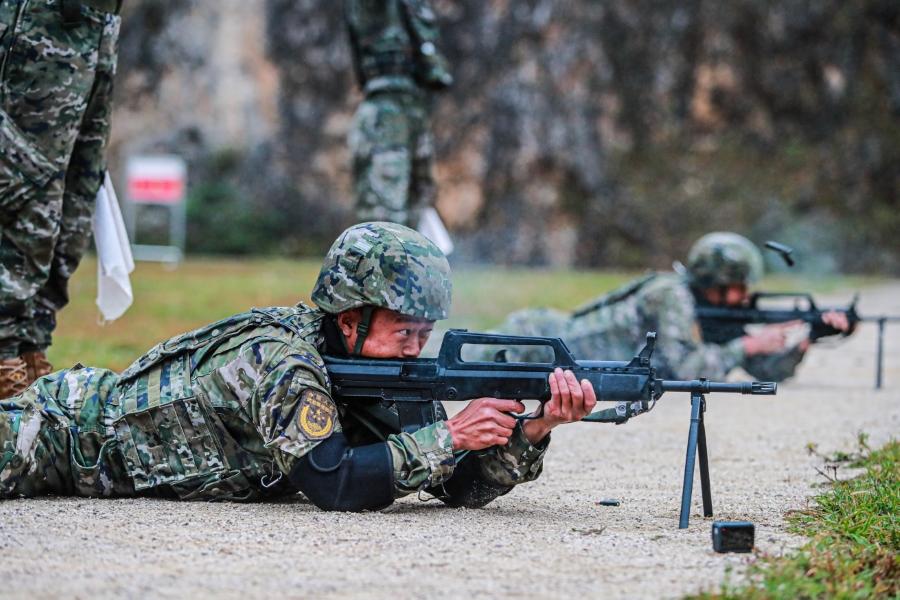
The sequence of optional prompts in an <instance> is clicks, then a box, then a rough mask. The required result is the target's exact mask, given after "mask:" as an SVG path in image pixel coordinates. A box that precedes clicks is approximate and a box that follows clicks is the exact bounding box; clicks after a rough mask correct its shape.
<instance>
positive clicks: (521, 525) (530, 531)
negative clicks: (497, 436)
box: [0, 282, 900, 599]
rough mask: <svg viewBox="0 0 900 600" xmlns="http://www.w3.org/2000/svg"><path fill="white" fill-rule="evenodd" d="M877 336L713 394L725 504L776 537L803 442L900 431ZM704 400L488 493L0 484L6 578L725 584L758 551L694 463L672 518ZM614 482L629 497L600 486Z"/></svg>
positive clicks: (595, 437)
mask: <svg viewBox="0 0 900 600" xmlns="http://www.w3.org/2000/svg"><path fill="white" fill-rule="evenodd" d="M849 297H850V294H849V293H848V294H845V295H838V296H835V297H833V298H830V300H832V301H835V302H837V301H842V300H846V299H847V298H849ZM861 310H862V311H864V312H865V311H867V312H869V313H874V312H890V313H894V314H900V282H896V283H894V284H892V285H888V286H883V287H880V288H877V289H873V290H867V291H866V293H865V295H864V303H863V304H862V306H861ZM888 331H889V339H888V340H887V344H886V360H885V366H886V371H885V381H886V384H887V385H888V386H890V385H891V384H893V385H894V386H900V327H898V326H896V325H895V326H893V327H890V328H889V330H888ZM874 349H875V327H874V326H873V325H866V326H863V327H862V328H861V330H860V331H859V332H858V333H857V334H856V335H855V336H854V337H852V338H850V339H848V340H846V341H843V342H841V343H840V344H838V345H835V346H834V347H831V348H827V349H826V348H816V349H814V350H813V352H812V353H811V354H810V355H809V356H808V357H807V361H808V362H807V364H805V365H804V367H803V368H802V370H801V373H800V375H799V376H798V377H797V378H796V379H795V380H794V381H792V382H790V383H789V384H786V385H783V386H782V387H781V389H780V392H779V395H778V396H777V397H774V398H768V397H758V398H754V397H739V396H724V395H719V396H712V397H710V398H709V399H708V404H709V409H708V412H707V414H706V423H707V436H708V442H709V452H710V470H711V480H712V496H713V507H714V509H715V518H717V519H746V520H750V521H752V522H754V523H755V524H756V530H757V534H756V541H757V546H758V548H759V549H760V550H762V551H764V552H768V553H781V552H783V551H785V549H788V548H791V547H793V546H795V545H797V544H798V543H799V542H800V539H799V538H797V537H795V536H792V535H789V534H787V533H786V532H785V528H784V519H783V514H784V513H785V511H789V510H792V509H797V508H803V507H805V506H806V505H807V502H808V498H809V497H810V496H811V495H812V494H814V493H816V491H817V490H816V488H815V487H814V486H815V485H816V484H817V483H818V482H821V481H823V478H822V477H821V476H820V475H817V474H816V472H815V467H816V466H817V465H819V464H820V461H819V460H818V459H816V458H814V457H810V456H809V455H808V454H807V452H806V450H805V446H806V444H807V443H808V442H816V443H818V444H819V448H820V451H822V452H824V453H830V452H833V451H835V450H838V449H843V450H852V449H853V448H854V447H855V439H856V433H857V432H858V431H865V432H868V433H869V434H870V435H871V442H872V444H873V445H879V444H882V443H883V442H885V441H886V440H887V439H889V438H890V437H891V436H895V437H896V436H897V433H898V431H900V427H898V424H900V393H898V391H897V389H890V388H889V387H888V388H886V389H884V390H882V391H880V392H875V391H873V389H872V384H873V372H874ZM820 378H821V380H822V381H821V382H820V381H818V379H820ZM689 412H690V402H689V399H688V398H687V397H685V396H684V395H680V394H679V395H675V394H671V395H669V396H666V397H664V398H663V399H662V400H661V401H660V403H659V405H658V406H657V407H656V409H655V410H654V411H653V412H652V413H650V414H648V415H644V416H642V417H639V418H638V419H635V420H634V421H632V422H631V423H629V424H627V425H624V426H619V427H614V426H602V425H589V424H578V425H575V426H571V427H566V428H562V429H560V430H559V431H558V432H556V433H554V440H553V446H552V450H551V451H550V452H549V454H548V456H547V459H546V465H545V471H544V474H543V475H542V476H541V478H540V479H539V480H538V481H537V482H535V483H533V484H531V485H525V486H521V487H520V488H518V489H516V490H514V491H513V492H512V493H510V494H509V495H508V496H506V497H504V498H500V499H498V500H497V501H495V502H494V503H493V504H491V505H489V506H488V507H487V508H485V509H481V510H463V509H460V510H454V509H447V508H444V507H443V506H442V505H441V504H440V503H438V502H435V501H432V502H427V503H423V502H420V501H418V500H416V499H414V498H408V499H404V500H402V501H400V502H398V503H397V504H396V505H395V506H394V507H393V509H392V510H390V511H389V512H383V513H368V514H328V513H323V512H320V511H318V510H317V509H315V508H314V507H313V506H312V505H310V504H307V503H305V502H302V501H296V502H289V503H282V504H255V505H240V504H201V503H177V502H168V501H159V500H144V499H137V500H107V501H104V500H84V499H37V500H11V501H3V502H0V556H2V560H0V580H2V581H3V582H4V584H3V586H2V592H0V597H21V598H26V597H27V598H33V597H54V596H65V597H79V598H96V597H138V596H145V595H151V596H153V597H195V596H200V597H210V596H217V597H219V598H247V597H264V596H266V597H273V596H285V597H298V598H299V597H303V598H343V597H361V598H382V597H392V598H393V597H397V598H406V597H409V598H412V597H428V596H433V597H449V598H463V597H464V598H469V599H476V598H498V597H501V598H504V597H516V598H545V597H554V598H557V597H565V596H572V597H582V596H587V597H603V598H659V597H678V596H680V595H683V594H685V593H690V592H696V591H699V590H701V589H711V588H715V587H716V586H717V585H718V584H719V582H721V581H722V578H723V576H724V573H725V571H726V570H727V569H729V568H732V569H733V568H738V569H740V568H741V567H742V565H745V564H746V561H747V560H748V559H747V555H717V554H715V553H713V552H712V550H711V544H710V522H711V521H712V519H704V518H703V517H702V516H700V513H701V509H700V490H699V477H697V480H696V482H695V494H694V505H693V511H692V516H691V526H690V528H689V529H687V530H678V529H677V525H678V511H679V501H680V500H679V499H680V492H681V478H682V474H683V464H684V452H685V442H686V439H687V427H688V419H689ZM841 473H842V476H848V475H849V472H846V471H842V472H841ZM606 497H614V498H618V499H620V500H621V502H622V503H621V505H620V506H618V507H603V506H598V505H597V504H596V502H597V500H599V499H601V498H606Z"/></svg>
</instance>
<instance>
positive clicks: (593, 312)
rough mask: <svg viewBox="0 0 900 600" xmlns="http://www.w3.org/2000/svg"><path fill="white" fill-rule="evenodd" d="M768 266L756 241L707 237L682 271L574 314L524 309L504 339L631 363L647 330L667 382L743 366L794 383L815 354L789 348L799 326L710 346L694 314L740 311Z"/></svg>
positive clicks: (522, 356)
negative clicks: (533, 340) (708, 309)
mask: <svg viewBox="0 0 900 600" xmlns="http://www.w3.org/2000/svg"><path fill="white" fill-rule="evenodd" d="M762 272H763V259H762V255H761V254H760V252H759V249H758V248H757V247H756V245H755V244H753V242H751V241H750V240H748V239H747V238H745V237H743V236H741V235H738V234H736V233H731V232H714V233H709V234H707V235H705V236H703V237H701V238H700V239H699V240H697V241H696V242H695V243H694V245H693V246H692V247H691V249H690V251H689V253H688V258H687V264H686V265H685V266H683V267H681V268H680V269H679V270H678V272H672V273H651V274H649V275H646V276H644V277H641V278H639V279H637V280H634V281H632V282H630V283H627V284H625V285H624V286H622V287H620V288H619V289H616V290H614V291H612V292H610V293H608V294H606V295H604V296H601V297H599V298H597V299H595V300H593V301H591V302H589V303H587V304H585V305H584V306H583V307H581V308H579V309H577V310H575V311H574V312H573V313H571V314H567V313H564V312H562V311H558V310H552V309H526V310H521V311H517V312H515V313H512V314H510V315H509V316H508V317H507V319H506V320H505V321H504V323H503V324H502V325H500V327H498V328H497V331H498V332H502V333H509V334H516V335H537V336H558V337H561V338H563V340H565V342H566V345H567V346H568V347H569V348H570V349H571V350H572V352H573V353H574V354H575V355H576V356H577V357H578V358H580V359H594V358H603V359H608V360H627V359H628V358H629V357H631V356H634V353H635V351H636V350H637V349H638V348H639V347H640V345H641V344H642V342H643V335H644V332H645V331H657V333H658V340H657V349H656V353H655V354H654V355H653V362H654V366H656V367H657V369H658V372H659V376H660V377H663V378H666V379H695V378H698V377H700V376H703V377H709V378H711V379H721V378H724V377H725V375H726V374H727V373H728V372H729V371H731V370H732V369H734V368H737V367H741V368H743V369H744V370H745V371H747V372H748V373H749V374H750V375H752V376H753V377H754V378H757V379H763V380H771V381H783V380H784V379H787V378H788V377H791V376H792V375H793V374H794V372H795V371H796V368H797V366H798V365H799V364H800V361H801V360H802V359H803V357H804V356H805V354H806V351H807V350H808V349H809V340H808V339H806V338H804V339H801V340H800V341H799V342H797V343H794V344H791V343H790V340H791V337H792V336H791V335H790V334H791V329H792V328H795V327H800V324H799V323H797V322H788V323H779V324H772V325H767V326H764V327H761V328H760V329H759V330H758V331H756V332H753V333H748V334H746V335H742V336H740V337H736V338H734V339H731V340H729V341H727V342H725V343H711V342H709V341H705V340H704V338H703V331H702V329H701V327H700V324H699V322H698V320H697V317H696V314H695V310H696V307H697V306H700V305H713V306H732V307H736V306H742V305H743V304H744V303H746V301H747V299H748V298H749V286H750V285H751V284H753V283H754V282H756V281H757V280H759V278H760V277H761V276H762ZM822 318H823V321H825V323H827V324H828V325H830V326H832V327H834V328H835V329H838V330H840V331H843V332H847V333H849V332H850V331H851V325H850V323H849V322H848V320H847V315H846V314H845V313H842V312H839V311H830V312H826V313H824V314H823V317H822ZM507 352H508V353H513V354H512V355H510V358H514V359H515V360H533V361H540V360H542V355H541V352H542V350H541V349H540V348H537V349H534V350H529V351H524V353H523V351H522V350H521V349H519V348H515V349H509V350H507Z"/></svg>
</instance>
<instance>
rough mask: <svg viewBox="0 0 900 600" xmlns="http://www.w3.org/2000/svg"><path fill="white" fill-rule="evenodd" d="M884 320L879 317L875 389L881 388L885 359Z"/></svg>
mask: <svg viewBox="0 0 900 600" xmlns="http://www.w3.org/2000/svg"><path fill="white" fill-rule="evenodd" d="M884 322H885V319H884V318H881V319H878V345H877V346H876V347H875V389H876V390H880V389H881V364H882V362H883V360H884Z"/></svg>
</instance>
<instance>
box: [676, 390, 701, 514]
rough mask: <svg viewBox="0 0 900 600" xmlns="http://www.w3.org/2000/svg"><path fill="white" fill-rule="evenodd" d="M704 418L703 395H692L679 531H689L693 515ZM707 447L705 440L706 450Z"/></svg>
mask: <svg viewBox="0 0 900 600" xmlns="http://www.w3.org/2000/svg"><path fill="white" fill-rule="evenodd" d="M702 418H703V394H700V393H698V392H694V393H692V394H691V427H690V429H689V430H688V443H687V456H685V459H684V485H683V486H682V487H681V516H680V517H679V519H678V529H687V526H688V519H689V518H690V514H691V494H692V493H693V491H694V461H695V460H696V458H697V438H698V437H699V434H700V424H701V422H702V421H701V419H702ZM705 447H706V443H705V439H704V449H705Z"/></svg>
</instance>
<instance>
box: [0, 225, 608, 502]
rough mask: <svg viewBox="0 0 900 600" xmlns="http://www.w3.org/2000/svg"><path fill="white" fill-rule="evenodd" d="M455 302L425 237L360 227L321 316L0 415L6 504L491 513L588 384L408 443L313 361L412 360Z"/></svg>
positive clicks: (385, 416) (330, 274)
mask: <svg viewBox="0 0 900 600" xmlns="http://www.w3.org/2000/svg"><path fill="white" fill-rule="evenodd" d="M450 293H451V285H450V267H449V265H448V263H447V260H446V258H445V257H444V255H443V254H442V253H441V251H440V250H439V249H438V248H437V247H436V246H435V245H434V244H433V243H431V242H430V241H428V240H427V239H425V238H424V237H423V236H422V235H420V234H418V233H417V232H415V231H413V230H411V229H408V228H406V227H403V226H401V225H397V224H393V223H363V224H359V225H355V226H353V227H351V228H349V229H348V230H346V231H345V232H344V233H343V234H341V236H340V237H339V238H338V239H337V241H335V243H334V245H333V246H332V248H331V250H330V251H329V252H328V254H327V256H326V258H325V261H324V264H323V266H322V270H321V272H320V274H319V277H318V280H317V281H316V284H315V287H314V289H313V292H312V300H313V302H314V303H315V304H316V308H313V307H309V306H306V305H304V304H302V303H301V304H298V305H297V306H293V307H276V308H266V309H253V310H252V311H250V312H246V313H243V314H239V315H235V316H232V317H229V318H226V319H224V320H222V321H219V322H216V323H213V324H211V325H208V326H206V327H202V328H200V329H197V330H195V331H191V332H188V333H185V334H183V335H180V336H177V337H175V338H172V339H170V340H167V341H165V342H162V343H160V344H158V345H157V346H155V347H154V348H153V349H151V350H150V351H149V352H148V353H147V354H145V355H144V356H142V357H141V358H139V359H138V360H137V361H135V362H134V363H133V364H132V365H131V366H130V367H129V368H128V369H126V370H125V371H124V372H122V373H121V374H116V373H114V372H112V371H109V370H106V369H98V368H90V367H82V366H75V367H73V368H71V369H66V370H62V371H58V372H56V373H52V374H50V375H47V376H44V377H42V378H40V379H39V380H38V381H37V382H35V383H34V384H33V385H32V386H31V387H29V388H28V389H27V390H26V391H25V392H24V393H22V394H19V395H17V396H14V397H12V398H10V399H8V400H4V401H0V498H4V497H5V498H8V497H16V496H37V495H44V494H60V495H80V496H130V495H148V494H149V495H157V496H165V497H175V498H180V499H186V500H194V499H224V500H250V499H259V498H271V497H279V496H285V495H288V494H293V493H296V492H297V491H298V490H299V491H302V492H303V493H304V494H305V495H306V496H307V497H308V498H309V499H310V500H311V501H312V502H313V503H315V504H316V505H317V506H319V507H320V508H323V509H334V510H353V511H356V510H365V509H377V508H381V507H384V506H387V505H389V504H390V503H392V502H393V500H394V499H395V498H398V497H400V496H403V495H406V494H410V493H413V492H416V491H419V490H427V491H429V492H430V493H432V494H433V495H436V496H438V497H440V498H441V499H442V500H443V501H444V502H446V503H448V504H450V505H453V506H468V507H477V506H483V505H484V504H487V503H488V502H490V501H491V500H493V499H494V498H496V497H497V496H499V495H501V494H505V493H507V492H508V491H510V490H511V489H512V487H513V486H515V485H517V484H519V483H523V482H526V481H532V480H534V479H535V478H536V477H538V475H539V474H540V472H541V468H542V464H543V456H544V453H545V452H546V450H547V446H548V444H549V441H550V440H549V435H548V434H549V432H550V430H551V429H553V428H554V427H556V426H557V425H560V424H562V423H567V422H572V421H577V420H580V419H581V418H582V417H584V416H585V415H587V414H588V413H589V412H590V411H591V409H592V408H593V407H594V405H595V403H596V395H595V393H594V389H593V388H592V387H591V385H590V383H588V382H587V380H583V381H581V382H578V381H576V379H575V377H574V375H573V374H572V372H571V371H566V372H563V371H562V370H558V369H557V370H555V371H554V372H553V373H552V374H550V376H549V382H548V383H549V385H550V390H551V399H550V400H549V401H548V402H547V403H546V404H545V405H544V409H543V413H542V414H541V415H540V416H538V417H536V418H533V419H530V420H524V421H523V420H518V419H516V418H514V417H513V416H510V414H508V413H511V412H521V411H522V410H523V409H524V407H523V406H522V404H521V403H520V402H517V401H513V400H500V399H495V398H482V399H478V400H474V401H472V402H471V403H469V404H468V405H467V406H466V407H465V408H464V409H463V410H462V411H460V412H459V413H458V414H456V415H455V416H453V417H452V418H446V413H444V412H443V409H442V407H440V405H439V404H438V405H437V406H436V407H435V409H436V412H437V413H438V415H439V416H440V417H442V418H439V419H438V420H436V422H434V423H431V424H429V425H427V426H424V427H422V428H419V429H416V430H413V431H408V430H402V429H400V428H399V426H398V425H394V424H392V423H391V421H392V419H393V420H394V421H396V419H397V413H396V408H387V407H383V406H381V405H379V406H380V408H378V407H376V408H375V409H373V410H372V411H371V412H367V411H366V410H353V408H354V407H350V406H346V405H339V404H338V403H336V402H335V401H334V400H333V399H332V396H331V388H330V386H331V383H330V380H329V376H328V372H327V370H326V368H325V365H324V362H323V360H322V355H323V354H326V353H327V354H333V355H338V356H349V357H353V356H360V357H369V358H415V357H416V356H418V354H419V352H420V350H421V349H422V346H423V345H424V344H425V342H426V341H427V339H428V337H429V334H430V333H431V331H432V328H433V325H434V322H435V320H437V319H444V318H446V317H447V313H448V310H449V308H450ZM376 409H377V410H376ZM465 451H468V452H467V453H466V452H465ZM461 453H462V454H461Z"/></svg>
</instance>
